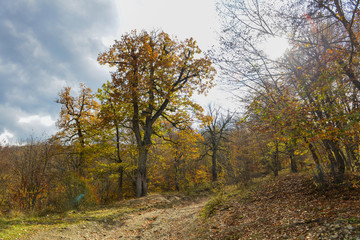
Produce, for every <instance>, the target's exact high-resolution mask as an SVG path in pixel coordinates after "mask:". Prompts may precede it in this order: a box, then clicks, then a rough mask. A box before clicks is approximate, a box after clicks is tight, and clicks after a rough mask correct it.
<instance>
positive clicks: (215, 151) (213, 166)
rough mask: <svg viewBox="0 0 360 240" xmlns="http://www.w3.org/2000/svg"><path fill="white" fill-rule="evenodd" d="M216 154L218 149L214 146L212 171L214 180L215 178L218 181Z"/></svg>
mask: <svg viewBox="0 0 360 240" xmlns="http://www.w3.org/2000/svg"><path fill="white" fill-rule="evenodd" d="M216 154H217V149H216V148H214V150H213V154H212V156H211V162H212V166H211V173H212V180H213V182H216V181H217V171H216Z"/></svg>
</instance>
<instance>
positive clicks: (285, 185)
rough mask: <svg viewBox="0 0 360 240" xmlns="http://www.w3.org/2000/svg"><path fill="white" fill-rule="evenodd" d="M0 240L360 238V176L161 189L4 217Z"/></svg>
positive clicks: (289, 176) (298, 177)
mask: <svg viewBox="0 0 360 240" xmlns="http://www.w3.org/2000/svg"><path fill="white" fill-rule="evenodd" d="M0 239H21V240H23V239H34V240H50V239H51V240H58V239H68V240H97V239H108V240H110V239H130V240H131V239H145V240H146V239H149V240H151V239H156V240H157V239H184V240H186V239H192V240H195V239H229V240H230V239H300V240H303V239H349V240H360V177H352V178H351V179H348V181H347V182H346V183H344V184H342V185H340V186H336V185H329V186H327V187H319V186H316V185H315V184H314V182H313V181H312V179H311V178H310V176H309V175H305V174H284V175H282V176H280V177H277V178H273V177H267V178H265V179H261V180H260V179H255V180H254V182H253V183H252V184H250V185H249V186H246V187H244V186H242V187H241V186H238V187H236V186H226V187H224V188H223V189H222V190H221V191H219V192H218V194H217V195H213V197H212V198H210V197H208V196H206V195H201V196H198V197H189V196H185V195H182V194H176V193H172V194H154V195H149V196H147V197H143V198H139V199H132V200H126V201H122V202H119V203H116V204H114V205H112V206H106V207H103V208H97V209H94V210H86V211H69V212H67V213H64V214H60V215H48V216H44V217H34V218H31V217H24V218H15V219H8V220H6V221H5V220H4V219H2V220H1V219H0Z"/></svg>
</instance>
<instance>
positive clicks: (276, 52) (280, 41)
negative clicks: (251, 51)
mask: <svg viewBox="0 0 360 240" xmlns="http://www.w3.org/2000/svg"><path fill="white" fill-rule="evenodd" d="M261 48H262V50H263V51H264V52H265V54H266V55H267V56H268V57H269V58H270V59H271V60H276V59H278V58H280V57H282V56H283V55H284V53H285V51H286V50H287V49H288V48H289V42H288V40H287V39H285V38H282V37H277V36H276V37H272V38H269V39H267V40H266V41H265V42H264V43H263V44H262V46H261Z"/></svg>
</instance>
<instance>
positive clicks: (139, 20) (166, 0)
mask: <svg viewBox="0 0 360 240" xmlns="http://www.w3.org/2000/svg"><path fill="white" fill-rule="evenodd" d="M118 8H119V11H120V16H121V22H120V24H121V25H122V30H123V31H124V32H123V33H125V32H129V31H131V30H133V29H137V30H142V29H145V30H147V31H151V30H154V29H155V30H157V29H162V30H164V31H165V32H167V33H169V34H170V35H176V36H177V37H179V39H180V40H182V39H184V38H189V37H193V38H194V39H195V40H196V41H198V43H199V45H200V47H201V48H202V49H203V50H204V49H208V48H209V47H211V46H212V45H213V44H214V42H215V38H216V35H215V34H216V33H215V32H216V30H217V29H218V21H217V13H216V10H215V9H216V8H215V1H214V0H183V1H178V0H153V1H143V0H140V1H139V0H138V1H134V0H132V1H129V0H120V1H119V3H118Z"/></svg>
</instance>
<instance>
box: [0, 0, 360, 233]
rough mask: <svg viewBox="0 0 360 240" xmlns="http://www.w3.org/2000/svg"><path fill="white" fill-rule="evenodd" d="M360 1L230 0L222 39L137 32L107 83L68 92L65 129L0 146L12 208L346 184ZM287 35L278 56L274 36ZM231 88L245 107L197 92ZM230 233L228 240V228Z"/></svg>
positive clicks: (352, 154) (102, 59) (355, 161)
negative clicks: (281, 178)
mask: <svg viewBox="0 0 360 240" xmlns="http://www.w3.org/2000/svg"><path fill="white" fill-rule="evenodd" d="M359 3H360V2H359V1H358V0H343V1H340V0H308V1H300V0H299V1H298V0H292V1H287V2H286V3H278V7H277V8H274V7H273V6H272V5H271V4H270V3H267V2H266V1H236V0H224V1H220V2H219V3H218V5H217V9H218V14H219V17H220V19H221V21H222V31H221V32H220V33H219V47H214V48H213V49H212V50H210V51H204V52H202V51H201V50H200V48H199V47H198V45H197V43H196V39H192V38H190V39H185V40H180V39H177V38H176V37H175V36H170V35H169V34H167V33H165V32H163V31H161V30H153V31H151V32H148V31H145V30H133V31H132V32H130V33H126V34H124V35H122V36H121V37H119V39H117V40H115V42H114V44H113V45H112V46H110V47H109V48H108V50H106V51H104V52H101V53H99V55H98V58H97V60H98V63H99V64H100V65H105V66H106V67H108V68H109V69H111V70H110V73H109V80H108V81H107V82H105V83H104V84H103V85H102V87H101V88H99V89H90V88H88V87H87V86H86V80H84V82H85V83H84V84H81V85H80V86H79V88H78V90H75V91H74V89H71V88H70V87H66V88H64V89H62V90H61V91H60V92H59V94H58V96H57V100H56V102H57V103H58V104H59V106H61V112H60V113H59V118H58V120H57V123H56V124H57V128H58V132H57V133H56V134H55V135H54V136H52V137H51V138H49V139H46V140H39V139H36V138H31V137H30V138H29V139H28V141H27V142H26V143H25V144H23V145H18V146H10V145H9V146H1V147H0V154H1V155H0V156H1V158H0V165H1V166H0V186H1V187H0V209H1V211H2V212H3V213H5V214H6V213H7V212H8V211H10V210H12V209H16V210H20V211H24V212H33V211H37V212H41V211H48V212H59V211H60V212H61V211H67V210H69V209H77V208H78V207H79V205H81V206H94V205H104V204H110V203H113V202H116V201H120V200H124V199H129V198H139V197H144V196H147V195H148V194H149V193H158V192H173V191H176V192H183V193H189V192H191V191H197V189H200V188H211V187H213V186H220V185H221V186H227V185H237V186H243V185H248V184H251V182H252V181H253V180H254V179H256V178H260V177H265V176H268V175H270V176H273V177H277V176H278V175H279V174H280V172H282V171H284V170H286V171H288V172H289V174H299V173H301V174H305V175H306V176H309V177H310V179H311V181H312V182H313V184H314V185H315V186H318V187H324V188H326V186H330V185H331V186H333V185H337V186H342V184H344V183H345V182H346V183H347V182H349V181H350V182H351V184H353V187H354V188H356V189H358V190H359V188H360V186H359V182H358V181H356V180H354V179H358V178H354V177H353V176H358V175H359V172H360V152H359V150H360V149H359V147H360V78H359V77H360V31H359V29H360V11H359ZM273 37H282V38H285V39H287V41H288V43H289V47H288V49H287V51H286V52H285V53H284V54H283V55H282V56H281V57H278V58H276V59H274V58H271V57H270V56H268V55H267V54H266V51H264V50H263V49H262V48H261V46H262V43H264V42H266V41H267V39H270V38H273ZM215 84H216V85H219V86H225V87H226V88H227V89H229V91H231V92H232V93H233V94H234V97H235V98H236V99H237V100H238V102H239V109H240V110H238V111H232V110H229V109H227V108H226V106H219V105H217V104H216V103H213V104H210V105H208V106H207V107H201V106H200V105H199V104H198V103H196V101H195V100H194V99H195V98H194V97H193V96H194V95H195V94H206V93H207V92H208V91H209V90H210V89H211V88H212V87H213V86H215ZM219 239H220V238H219Z"/></svg>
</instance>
